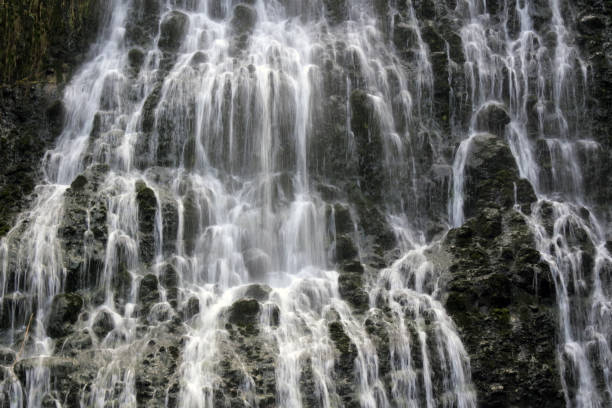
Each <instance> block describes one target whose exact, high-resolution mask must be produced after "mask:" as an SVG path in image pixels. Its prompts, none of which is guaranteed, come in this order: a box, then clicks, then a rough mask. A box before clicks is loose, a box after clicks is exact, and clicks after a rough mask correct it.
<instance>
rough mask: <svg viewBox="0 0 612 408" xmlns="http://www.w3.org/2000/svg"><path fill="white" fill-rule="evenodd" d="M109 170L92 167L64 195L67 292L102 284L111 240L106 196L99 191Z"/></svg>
mask: <svg viewBox="0 0 612 408" xmlns="http://www.w3.org/2000/svg"><path fill="white" fill-rule="evenodd" d="M107 171H108V167H107V166H105V165H96V166H92V167H90V168H89V169H87V170H86V171H85V172H84V173H83V174H80V175H79V176H77V177H76V178H75V180H74V181H73V182H72V184H71V185H70V188H68V189H67V190H66V192H65V193H64V214H63V219H62V222H61V225H60V228H59V236H60V237H61V239H62V247H63V250H64V254H65V255H64V258H63V259H64V265H65V268H66V289H67V290H68V291H75V290H79V289H92V288H95V287H96V285H97V284H98V283H100V274H101V272H102V269H103V267H104V259H105V254H106V243H107V240H108V230H107V229H108V227H107V219H106V217H107V211H108V210H107V207H106V197H104V196H103V195H101V194H99V193H98V192H99V189H100V187H101V184H102V183H103V181H104V177H105V176H106V173H107Z"/></svg>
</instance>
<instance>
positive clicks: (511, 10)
mask: <svg viewBox="0 0 612 408" xmlns="http://www.w3.org/2000/svg"><path fill="white" fill-rule="evenodd" d="M547 6H548V8H549V11H550V14H551V17H550V24H551V28H552V32H553V34H554V38H555V41H554V43H553V45H552V46H549V45H548V44H550V41H549V42H548V43H547V42H546V39H545V37H544V34H542V33H540V32H539V31H538V30H537V29H536V28H534V22H533V21H532V20H531V17H530V13H529V12H530V9H532V8H534V7H536V6H535V4H534V3H532V2H529V1H526V2H522V3H521V2H516V3H515V2H512V1H508V2H504V7H505V9H504V10H505V12H504V14H502V15H505V18H503V19H502V21H501V22H496V21H495V20H494V19H492V16H491V15H490V14H489V13H488V12H487V11H488V10H487V9H486V6H485V3H484V2H479V1H477V0H476V1H469V2H468V4H467V10H465V13H466V15H469V18H468V21H467V23H466V24H465V25H464V27H463V29H462V32H461V36H462V41H463V47H464V53H465V55H466V65H465V68H466V73H467V78H468V80H469V83H470V85H471V86H470V90H471V96H470V98H471V100H472V104H473V109H474V113H473V117H475V115H476V113H477V111H478V109H479V107H480V106H484V105H486V104H488V103H491V101H493V102H494V103H502V104H504V105H505V106H506V108H507V109H508V111H509V114H510V118H511V122H510V124H509V125H508V126H506V129H505V131H504V134H503V135H500V136H504V137H505V138H506V140H507V141H508V143H509V145H510V149H511V151H512V154H513V155H514V158H515V160H516V162H517V165H518V168H519V171H520V175H521V177H523V178H526V179H527V180H529V181H530V183H531V184H532V186H533V188H534V190H535V192H536V194H537V196H538V199H539V200H538V203H537V204H536V205H535V207H534V208H533V209H532V211H533V215H531V216H528V217H527V220H528V221H529V223H530V226H531V228H532V230H533V231H534V233H535V237H536V243H537V246H538V249H539V250H540V252H541V254H542V259H543V260H544V261H545V262H547V263H548V264H549V266H550V270H551V273H552V276H553V279H554V283H555V289H556V296H557V303H558V311H559V332H560V340H559V350H558V353H559V365H560V367H561V373H560V375H561V381H562V384H563V387H564V391H565V398H566V403H567V406H568V407H604V406H610V404H611V403H612V393H610V372H611V370H612V365H611V363H612V360H611V358H610V356H611V352H612V348H611V346H612V344H611V343H610V342H611V340H612V337H611V336H612V331H610V321H611V319H610V317H611V314H610V313H611V311H612V293H611V292H610V281H609V273H610V270H611V269H610V268H611V265H612V258H611V257H610V254H609V252H608V251H607V250H606V248H605V245H604V244H605V240H606V231H605V226H604V225H603V224H602V223H601V221H599V220H598V219H597V217H596V215H595V214H594V213H593V210H592V209H591V208H590V206H589V203H588V202H587V201H586V199H585V196H584V191H583V187H582V183H583V182H582V180H583V176H582V169H581V168H580V164H579V163H580V162H579V152H580V150H581V149H583V150H586V151H589V150H590V149H597V147H598V146H597V143H595V142H592V141H589V140H588V139H586V136H588V135H585V133H584V132H585V129H586V126H583V125H584V124H585V123H586V122H585V121H586V120H588V112H587V110H586V107H585V100H586V96H585V89H586V88H587V83H588V78H587V66H586V65H585V63H584V62H583V61H582V60H581V59H580V57H579V55H578V52H577V50H576V48H575V46H574V45H573V44H572V42H571V41H572V38H571V35H570V33H569V32H568V29H567V28H566V25H565V22H564V17H563V16H562V7H565V10H568V8H567V5H562V3H561V2H559V1H558V0H550V1H549V2H548V5H547ZM570 10H571V9H570ZM511 18H513V19H511ZM565 18H566V19H568V18H572V17H571V15H569V16H566V17H565ZM517 23H518V27H520V28H518V29H517V26H516V24H517ZM513 25H514V26H513ZM534 97H535V98H536V100H535V101H533V99H532V98H534ZM533 102H535V103H533ZM534 139H542V140H543V141H545V145H546V146H547V149H548V152H546V153H547V154H549V155H550V174H551V177H550V179H547V176H546V174H545V173H544V170H543V169H542V165H543V164H545V163H539V162H538V161H537V159H536V157H537V154H536V151H535V143H534V142H535V140H534ZM470 140H471V137H468V138H467V139H465V140H464V141H463V142H461V145H460V146H459V149H458V151H457V153H456V155H455V162H454V166H453V171H454V182H453V197H452V201H451V204H450V205H449V216H450V218H451V223H452V224H453V225H455V226H458V225H460V224H461V223H462V222H463V183H464V169H465V160H466V155H467V151H468V150H469V144H470ZM585 211H586V215H585ZM545 214H546V215H545ZM546 225H550V227H549V228H547V227H546ZM577 237H579V238H577ZM580 239H582V240H583V241H580ZM579 241H580V242H579ZM589 248H590V249H589ZM585 260H589V261H588V262H586V261H585ZM598 383H599V384H603V385H604V386H603V387H600V386H598ZM602 390H603V392H602Z"/></svg>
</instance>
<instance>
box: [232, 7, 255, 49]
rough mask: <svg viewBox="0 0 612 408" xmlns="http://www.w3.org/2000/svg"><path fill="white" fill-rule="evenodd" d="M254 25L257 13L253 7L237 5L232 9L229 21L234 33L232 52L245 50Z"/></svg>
mask: <svg viewBox="0 0 612 408" xmlns="http://www.w3.org/2000/svg"><path fill="white" fill-rule="evenodd" d="M255 24H257V12H256V11H255V9H254V8H253V7H251V6H250V5H248V4H244V3H239V4H237V5H236V6H235V7H234V9H233V15H232V19H231V21H230V25H231V27H232V31H233V33H234V38H233V40H232V48H233V49H234V52H237V51H239V50H243V49H245V48H246V46H247V43H248V41H249V36H250V35H251V33H252V32H253V29H254V28H255Z"/></svg>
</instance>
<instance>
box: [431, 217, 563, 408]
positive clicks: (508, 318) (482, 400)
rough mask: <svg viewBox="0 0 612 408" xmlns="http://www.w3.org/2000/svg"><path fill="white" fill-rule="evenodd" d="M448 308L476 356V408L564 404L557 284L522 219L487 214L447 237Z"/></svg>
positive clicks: (554, 405)
mask: <svg viewBox="0 0 612 408" xmlns="http://www.w3.org/2000/svg"><path fill="white" fill-rule="evenodd" d="M443 246H444V248H445V250H447V251H448V252H449V253H450V254H451V265H450V267H449V268H448V269H449V276H448V283H447V294H446V296H445V305H446V309H447V311H448V313H449V314H450V315H451V317H452V318H453V320H454V321H455V323H456V324H457V327H458V329H459V334H460V336H461V339H462V341H463V344H464V345H465V347H466V350H467V351H468V353H469V355H470V360H471V366H472V379H473V381H474V384H475V386H476V391H477V396H478V405H479V406H483V407H512V406H536V405H543V406H550V407H562V406H564V397H563V391H562V387H561V383H560V380H559V376H558V375H557V374H554V373H555V372H556V370H557V369H558V367H557V355H556V346H555V343H554V342H551V341H550V339H554V338H556V336H557V318H556V316H555V310H556V309H555V308H556V304H555V300H554V293H555V291H554V283H553V280H552V276H551V273H550V271H549V269H548V266H547V265H546V264H544V263H542V262H541V261H540V254H539V252H538V251H537V250H535V249H534V247H535V242H534V237H533V235H532V233H531V231H530V229H529V227H528V225H527V223H526V222H525V220H524V219H523V217H522V216H521V215H520V214H518V213H516V212H515V211H514V210H512V209H508V210H499V209H494V208H484V209H481V210H480V213H479V214H478V215H477V216H476V217H474V218H472V219H470V220H468V221H467V222H466V223H465V224H464V225H463V226H461V227H460V228H457V229H453V230H451V231H449V233H448V235H447V236H446V238H445V240H444V241H443Z"/></svg>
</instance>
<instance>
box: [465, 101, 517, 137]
mask: <svg viewBox="0 0 612 408" xmlns="http://www.w3.org/2000/svg"><path fill="white" fill-rule="evenodd" d="M509 123H510V115H509V113H508V110H507V109H506V107H505V106H504V105H503V104H502V103H499V102H487V103H485V104H484V105H483V106H482V107H480V109H478V111H477V112H476V113H475V118H474V130H475V131H477V132H488V133H492V134H494V135H497V136H498V137H503V136H504V128H505V127H506V125H508V124H509Z"/></svg>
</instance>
